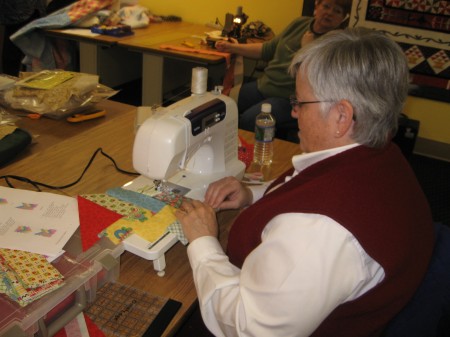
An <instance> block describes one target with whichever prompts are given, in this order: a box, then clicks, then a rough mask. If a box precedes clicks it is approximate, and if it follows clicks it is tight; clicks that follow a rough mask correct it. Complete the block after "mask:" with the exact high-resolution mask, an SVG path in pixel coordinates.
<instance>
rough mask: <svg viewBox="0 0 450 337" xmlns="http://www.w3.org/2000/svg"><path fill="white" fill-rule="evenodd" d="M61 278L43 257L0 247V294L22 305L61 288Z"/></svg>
mask: <svg viewBox="0 0 450 337" xmlns="http://www.w3.org/2000/svg"><path fill="white" fill-rule="evenodd" d="M63 279H64V277H63V275H61V273H60V272H59V271H58V270H57V269H56V268H55V267H54V266H53V265H52V264H51V263H49V262H48V261H47V260H46V259H45V257H44V256H43V255H40V254H35V253H30V252H25V251H20V250H12V249H6V248H0V293H3V294H5V295H7V296H8V297H9V298H10V299H11V300H13V301H15V302H17V303H19V304H20V305H21V306H26V305H27V304H29V303H31V302H33V301H35V300H37V299H39V298H41V297H42V296H44V295H45V294H48V293H49V292H51V291H53V290H55V289H57V288H59V287H61V286H62V284H63V282H64V281H63Z"/></svg>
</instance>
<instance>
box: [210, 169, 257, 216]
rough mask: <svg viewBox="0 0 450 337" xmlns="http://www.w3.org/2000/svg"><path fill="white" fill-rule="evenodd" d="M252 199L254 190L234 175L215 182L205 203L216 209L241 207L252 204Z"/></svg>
mask: <svg viewBox="0 0 450 337" xmlns="http://www.w3.org/2000/svg"><path fill="white" fill-rule="evenodd" d="M252 201H253V194H252V191H251V190H250V189H249V188H248V187H247V186H245V185H243V184H242V183H241V182H240V181H239V180H237V179H236V178H234V177H226V178H222V179H220V180H218V181H215V182H213V183H212V184H210V185H209V186H208V189H207V191H206V194H205V203H207V204H208V205H210V206H211V207H212V208H214V209H216V210H219V209H236V208H241V207H245V206H248V205H250V204H251V203H252Z"/></svg>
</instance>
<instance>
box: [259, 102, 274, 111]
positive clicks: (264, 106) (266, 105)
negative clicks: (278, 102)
mask: <svg viewBox="0 0 450 337" xmlns="http://www.w3.org/2000/svg"><path fill="white" fill-rule="evenodd" d="M261 111H262V112H271V111H272V105H271V104H270V103H263V104H262V105H261Z"/></svg>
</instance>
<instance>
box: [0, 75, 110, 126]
mask: <svg viewBox="0 0 450 337" xmlns="http://www.w3.org/2000/svg"><path fill="white" fill-rule="evenodd" d="M117 92H118V91H116V90H113V89H111V88H109V87H107V86H104V85H102V84H99V83H98V76H96V75H90V74H84V73H76V72H67V71H63V70H43V71H41V72H38V73H22V78H21V79H18V80H17V81H16V83H15V85H14V86H13V87H11V88H9V89H6V90H2V91H0V103H1V104H2V105H3V106H5V107H7V108H9V109H15V110H22V111H28V112H30V113H37V114H41V115H44V116H46V117H49V118H53V119H61V118H65V117H68V116H70V115H73V114H75V113H80V112H82V111H84V110H85V109H88V108H91V107H93V106H94V105H95V104H97V103H99V102H102V101H104V100H106V99H108V98H110V97H111V96H113V95H115V94H116V93H117Z"/></svg>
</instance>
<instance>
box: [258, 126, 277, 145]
mask: <svg viewBox="0 0 450 337" xmlns="http://www.w3.org/2000/svg"><path fill="white" fill-rule="evenodd" d="M274 136H275V127H273V126H267V127H260V126H258V125H257V126H256V127H255V140H256V141H257V142H271V141H272V140H273V138H274Z"/></svg>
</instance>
